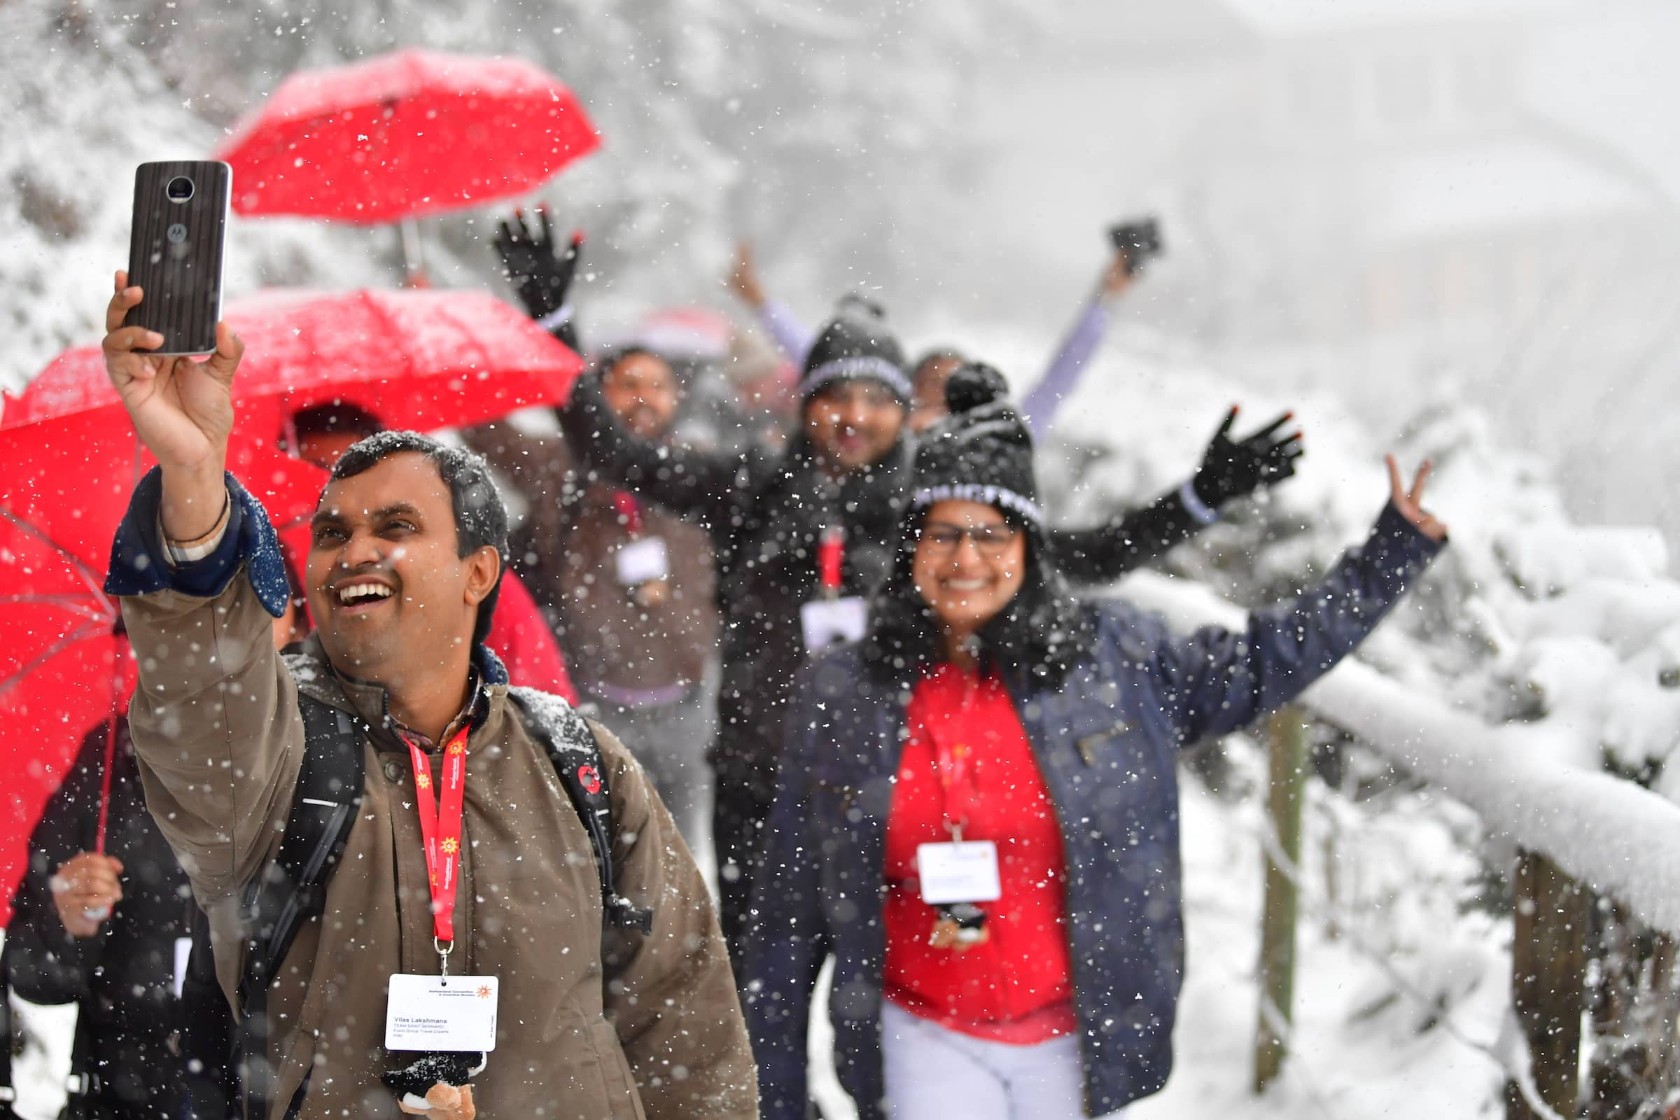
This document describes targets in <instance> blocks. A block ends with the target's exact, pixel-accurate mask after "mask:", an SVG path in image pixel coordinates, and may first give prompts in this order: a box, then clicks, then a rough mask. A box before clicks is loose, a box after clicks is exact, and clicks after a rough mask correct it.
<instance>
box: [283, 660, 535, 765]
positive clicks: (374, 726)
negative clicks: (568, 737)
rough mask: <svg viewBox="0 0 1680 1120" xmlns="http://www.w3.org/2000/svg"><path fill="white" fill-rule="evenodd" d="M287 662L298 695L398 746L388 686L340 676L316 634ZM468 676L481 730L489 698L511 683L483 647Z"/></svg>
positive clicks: (475, 724)
mask: <svg viewBox="0 0 1680 1120" xmlns="http://www.w3.org/2000/svg"><path fill="white" fill-rule="evenodd" d="M286 662H287V665H288V666H289V667H290V668H291V670H292V677H293V679H294V680H296V681H297V686H298V691H299V692H302V693H305V694H306V695H308V696H310V697H311V698H313V699H315V700H318V701H320V702H321V703H323V704H326V705H328V706H330V707H334V708H338V709H339V710H340V711H346V712H349V713H350V714H351V715H354V716H356V717H358V718H359V719H360V720H361V722H362V724H363V725H364V726H365V727H367V728H368V729H369V731H370V732H371V733H372V734H373V735H374V736H375V737H376V738H377V739H378V740H379V741H380V742H381V743H389V744H396V743H397V737H396V726H397V724H396V720H394V719H392V718H391V699H390V694H389V693H388V692H387V691H386V689H385V686H384V685H382V684H378V683H376V682H373V681H361V680H356V679H355V678H354V677H348V676H345V675H343V674H342V673H339V672H338V671H337V670H336V669H334V668H333V666H332V662H331V661H329V660H328V658H327V651H326V650H325V649H324V648H323V647H322V645H321V639H320V638H319V637H317V636H316V635H314V634H311V635H309V637H307V638H305V639H304V640H303V641H301V642H298V643H297V644H295V645H292V646H288V647H287V649H286ZM468 672H469V673H470V674H471V675H472V676H473V677H474V678H475V679H476V681H477V685H478V687H476V688H474V689H473V698H472V700H471V701H470V703H471V704H472V707H473V712H472V726H473V727H474V728H477V727H478V726H480V725H481V724H482V723H483V722H484V719H485V717H486V715H487V714H488V711H489V695H490V692H491V691H492V690H494V689H495V688H496V687H498V686H504V687H505V686H506V685H507V683H508V674H507V668H506V666H504V665H503V664H502V660H501V658H499V657H497V656H496V654H495V651H493V650H492V649H490V647H489V646H486V645H484V644H482V643H480V644H479V645H478V646H477V647H475V648H474V649H473V658H472V665H471V667H470V668H469V669H468Z"/></svg>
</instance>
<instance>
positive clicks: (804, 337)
mask: <svg viewBox="0 0 1680 1120" xmlns="http://www.w3.org/2000/svg"><path fill="white" fill-rule="evenodd" d="M758 321H759V322H760V323H762V324H763V325H764V329H765V330H767V331H769V332H770V337H771V338H773V339H775V340H776V345H777V346H778V347H779V348H780V349H781V351H782V353H784V354H786V355H787V356H788V357H789V358H791V359H792V360H793V362H794V364H795V365H799V366H803V365H804V364H805V355H806V354H807V353H809V352H810V349H811V343H812V342H814V341H816V340H815V338H814V337H813V336H812V334H811V331H810V329H809V328H808V327H806V326H805V324H804V323H801V322H800V321H799V317H798V316H796V315H795V314H794V313H793V309H792V308H791V307H789V306H788V305H787V304H785V303H783V302H782V301H781V300H776V299H767V300H765V301H764V303H763V304H762V305H760V306H759V309H758Z"/></svg>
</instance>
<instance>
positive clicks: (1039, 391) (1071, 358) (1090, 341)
mask: <svg viewBox="0 0 1680 1120" xmlns="http://www.w3.org/2000/svg"><path fill="white" fill-rule="evenodd" d="M1132 282H1133V274H1132V272H1131V270H1130V269H1128V268H1127V267H1126V255H1125V254H1124V253H1122V252H1118V251H1117V252H1116V253H1115V254H1114V257H1113V259H1112V260H1110V261H1109V262H1108V267H1106V268H1105V269H1103V274H1102V280H1101V282H1100V283H1099V284H1098V285H1097V290H1096V292H1095V293H1093V294H1092V296H1091V298H1090V299H1089V300H1088V301H1087V302H1086V303H1085V306H1084V308H1083V309H1082V310H1081V311H1080V313H1079V318H1078V319H1076V320H1074V323H1073V328H1072V329H1071V330H1069V331H1068V333H1067V336H1066V337H1065V338H1063V339H1062V345H1061V346H1060V347H1059V348H1058V349H1057V350H1056V356H1055V357H1053V358H1051V359H1050V365H1049V366H1048V367H1046V368H1045V371H1044V376H1043V377H1041V378H1039V379H1038V384H1036V385H1034V386H1033V387H1032V388H1031V389H1029V390H1027V393H1026V395H1025V396H1024V397H1022V398H1021V415H1022V417H1023V418H1025V420H1026V422H1027V430H1028V431H1030V432H1031V433H1032V437H1033V439H1035V440H1042V439H1043V438H1044V436H1045V433H1047V432H1048V431H1049V430H1050V425H1051V424H1052V423H1053V422H1054V421H1055V419H1056V411H1057V410H1058V409H1059V408H1061V406H1062V402H1063V401H1065V400H1066V399H1067V398H1068V397H1070V396H1072V395H1073V391H1074V390H1075V389H1076V388H1078V387H1079V377H1080V375H1081V374H1082V373H1084V372H1085V367H1086V366H1087V365H1089V364H1090V362H1091V357H1092V355H1094V354H1095V353H1096V352H1097V348H1098V347H1099V346H1101V345H1102V341H1103V336H1104V335H1106V334H1107V333H1108V321H1109V316H1110V308H1111V307H1112V306H1113V305H1114V303H1115V302H1116V301H1118V300H1119V298H1120V297H1121V296H1123V295H1124V294H1125V293H1126V289H1128V288H1130V287H1131V286H1132Z"/></svg>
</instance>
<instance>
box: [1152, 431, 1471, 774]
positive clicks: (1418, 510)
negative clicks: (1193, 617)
mask: <svg viewBox="0 0 1680 1120" xmlns="http://www.w3.org/2000/svg"><path fill="white" fill-rule="evenodd" d="M1388 468H1389V477H1390V495H1389V502H1388V504H1387V505H1386V506H1384V508H1383V511H1382V513H1381V514H1380V515H1379V516H1378V517H1377V521H1376V524H1375V525H1374V526H1373V527H1372V529H1371V535H1370V536H1369V538H1367V540H1366V541H1365V543H1364V545H1363V546H1361V547H1360V548H1357V549H1352V550H1350V551H1348V552H1347V553H1346V554H1344V555H1343V556H1342V558H1341V560H1340V561H1338V562H1337V564H1336V566H1335V567H1334V568H1332V569H1331V571H1330V574H1329V575H1328V576H1327V577H1326V578H1325V579H1324V580H1323V581H1322V582H1320V583H1319V584H1318V586H1317V587H1314V588H1311V589H1309V590H1308V591H1306V592H1304V593H1303V594H1301V595H1300V596H1298V597H1297V598H1295V599H1294V600H1292V601H1290V602H1285V603H1279V604H1278V605H1276V606H1274V607H1270V608H1268V609H1265V610H1259V611H1255V612H1253V613H1252V614H1251V615H1250V616H1249V623H1248V626H1247V628H1246V629H1245V630H1243V631H1240V632H1239V631H1230V630H1226V629H1224V628H1222V627H1217V626H1210V627H1204V628H1203V629H1201V630H1198V631H1196V632H1195V633H1194V634H1192V635H1191V636H1190V637H1189V638H1188V639H1186V640H1185V641H1184V642H1182V643H1181V644H1179V645H1177V646H1175V647H1171V648H1169V649H1168V650H1166V651H1164V652H1163V654H1162V657H1161V669H1162V675H1163V677H1164V681H1165V684H1164V690H1163V700H1164V703H1165V707H1166V709H1167V711H1168V713H1169V715H1170V716H1171V717H1172V718H1173V720H1174V722H1175V724H1176V725H1177V726H1178V728H1179V730H1180V735H1181V738H1182V740H1183V742H1185V743H1187V744H1188V743H1191V742H1194V741H1196V740H1198V739H1201V738H1204V737H1206V736H1209V735H1221V734H1224V733H1226V732H1228V731H1232V730H1234V729H1236V728H1238V727H1241V726H1243V725H1244V724H1246V723H1248V722H1250V721H1251V720H1253V719H1254V718H1255V717H1257V716H1259V715H1261V714H1263V713H1265V712H1269V711H1273V710H1275V709H1277V708H1279V707H1281V706H1282V705H1283V704H1286V703H1288V702H1289V701H1290V700H1292V699H1294V698H1295V697H1296V696H1297V695H1299V694H1300V693H1301V692H1302V691H1303V690H1305V689H1306V688H1307V686H1308V685H1310V684H1312V682H1313V681H1315V680H1317V679H1318V678H1319V677H1321V676H1323V675H1324V674H1325V673H1326V672H1328V671H1329V670H1330V669H1331V668H1332V667H1333V666H1334V665H1335V664H1336V662H1338V661H1340V660H1341V659H1342V658H1343V657H1346V656H1347V655H1348V654H1349V653H1351V652H1353V650H1354V649H1355V648H1356V647H1357V646H1358V645H1359V643H1360V642H1362V641H1364V640H1365V638H1366V636H1367V635H1369V634H1370V633H1371V631H1372V630H1374V629H1375V628H1376V626H1377V624H1378V623H1379V622H1381V621H1382V619H1383V618H1384V617H1385V616H1386V615H1387V614H1388V612H1389V611H1390V610H1391V609H1393V607H1394V605H1395V604H1396V603H1397V602H1398V601H1399V600H1400V598H1401V596H1402V595H1404V594H1405V592H1406V590H1407V589H1408V588H1409V587H1410V586H1411V585H1412V583H1413V582H1414V581H1415V580H1416V579H1417V577H1418V576H1419V575H1420V574H1422V572H1423V570H1424V568H1426V567H1427V566H1428V565H1429V563H1430V561H1431V560H1433V559H1434V557H1435V555H1436V554H1437V553H1438V552H1439V551H1440V550H1441V548H1442V547H1443V545H1444V544H1445V542H1446V536H1447V530H1446V526H1445V525H1443V524H1442V523H1441V522H1440V521H1439V520H1437V519H1436V518H1435V517H1434V516H1433V515H1432V514H1430V513H1429V512H1428V511H1427V510H1425V509H1424V508H1423V506H1422V504H1421V501H1422V496H1423V487H1424V483H1425V482H1426V481H1427V479H1428V475H1429V464H1428V463H1425V464H1424V465H1423V468H1422V469H1421V470H1420V471H1419V473H1418V476H1417V479H1416V480H1415V482H1413V483H1412V484H1411V485H1410V486H1408V485H1406V484H1405V483H1404V482H1403V480H1402V479H1401V477H1400V472H1399V469H1398V468H1397V467H1396V466H1395V464H1394V460H1393V458H1392V457H1390V458H1389V460H1388Z"/></svg>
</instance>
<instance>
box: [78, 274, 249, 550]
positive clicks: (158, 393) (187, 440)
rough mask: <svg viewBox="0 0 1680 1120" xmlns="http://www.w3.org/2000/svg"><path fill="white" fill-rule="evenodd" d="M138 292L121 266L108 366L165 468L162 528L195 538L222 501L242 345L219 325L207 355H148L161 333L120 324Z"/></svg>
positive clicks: (108, 312)
mask: <svg viewBox="0 0 1680 1120" xmlns="http://www.w3.org/2000/svg"><path fill="white" fill-rule="evenodd" d="M142 296H143V293H142V292H141V290H140V289H139V288H137V287H133V286H130V284H129V283H128V273H126V272H121V271H119V272H118V273H117V275H116V291H115V293H114V294H113V295H112V296H111V302H110V304H109V305H108V306H107V307H106V309H105V331H106V334H105V340H104V343H103V349H104V351H105V371H106V373H107V374H109V375H110V378H111V384H112V385H113V386H115V387H116V390H117V394H118V395H119V396H121V397H122V402H123V407H125V408H127V409H128V415H129V418H130V419H131V420H132V421H133V422H134V430H135V432H136V433H138V435H139V436H140V440H141V442H143V443H144V444H145V445H146V447H147V449H148V450H150V451H151V453H152V454H153V455H154V456H156V458H157V461H158V464H159V465H160V466H161V467H162V468H163V486H164V495H163V528H164V532H165V533H167V534H168V535H169V536H170V537H172V538H173V539H175V540H181V541H186V540H192V539H194V538H196V537H200V536H203V535H204V534H206V533H208V532H210V531H211V530H212V529H213V528H215V525H216V522H217V520H218V518H220V516H221V513H222V509H223V507H224V505H225V504H226V502H225V494H226V488H225V486H224V484H223V482H222V470H223V467H224V465H225V464H226V462H227V446H228V436H229V435H230V434H231V433H232V431H233V397H232V391H233V376H234V373H235V371H237V370H238V368H239V359H240V357H241V356H242V355H243V354H244V352H245V346H244V344H243V343H242V342H240V341H239V339H238V337H237V336H235V335H234V333H233V332H232V331H231V330H229V329H228V326H227V324H226V323H217V324H216V351H215V353H213V354H211V355H210V357H209V359H208V360H206V361H203V362H199V361H194V360H193V359H192V358H188V357H172V356H165V355H160V354H151V353H147V352H146V351H145V350H144V349H143V348H145V347H150V346H159V345H162V343H163V337H162V336H161V335H159V334H158V333H157V332H156V331H150V330H147V329H145V328H144V327H125V326H123V317H124V316H126V315H127V314H128V312H129V309H130V308H132V307H134V306H135V305H137V304H138V303H139V302H140V300H141V298H142Z"/></svg>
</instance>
